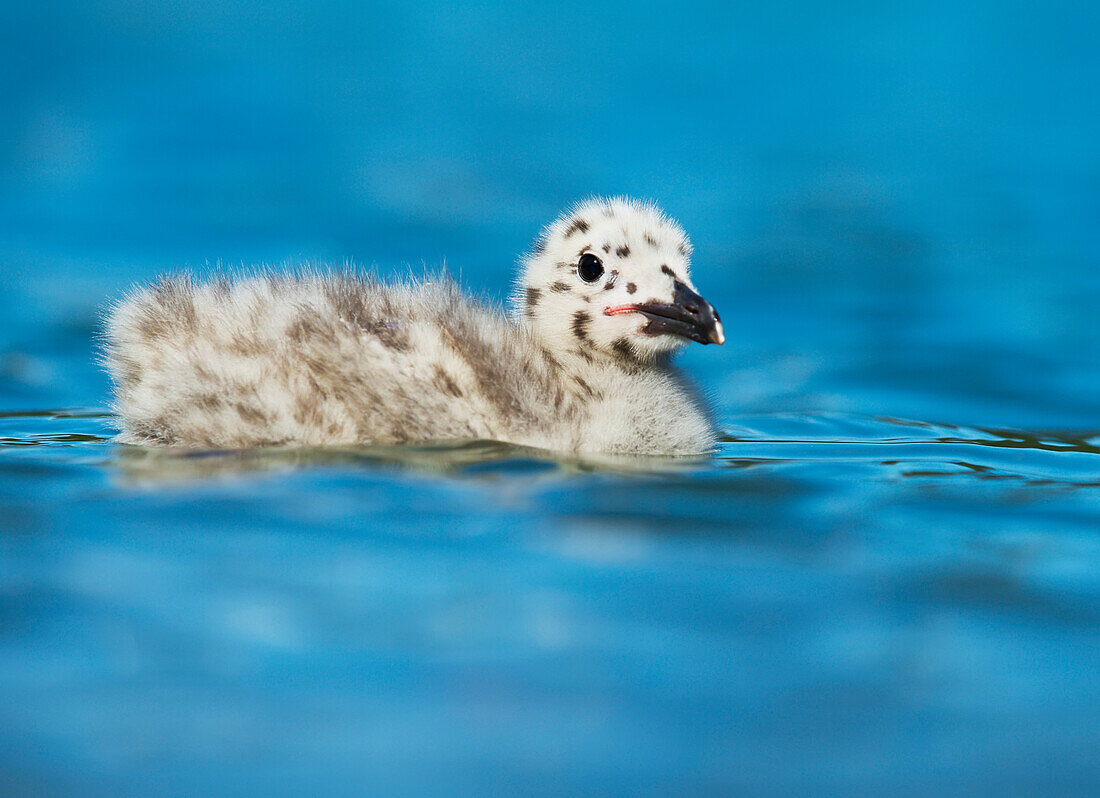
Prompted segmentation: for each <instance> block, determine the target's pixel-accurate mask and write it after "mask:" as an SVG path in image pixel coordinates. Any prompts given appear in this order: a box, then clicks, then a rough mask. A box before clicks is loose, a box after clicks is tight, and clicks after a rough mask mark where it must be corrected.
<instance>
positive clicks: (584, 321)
mask: <svg viewBox="0 0 1100 798" xmlns="http://www.w3.org/2000/svg"><path fill="white" fill-rule="evenodd" d="M591 323H592V317H591V316H590V315H588V311H587V310H578V311H577V312H576V313H574V314H573V335H575V336H577V340H579V341H585V340H587V339H588V325H589V324H591Z"/></svg>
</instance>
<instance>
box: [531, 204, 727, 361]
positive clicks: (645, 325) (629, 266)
mask: <svg viewBox="0 0 1100 798" xmlns="http://www.w3.org/2000/svg"><path fill="white" fill-rule="evenodd" d="M690 258H691V244H690V242H689V241H688V239H687V236H686V235H685V234H684V231H683V230H682V229H681V228H680V226H679V225H678V224H676V222H674V221H673V220H672V219H669V218H668V217H667V216H665V215H664V214H663V213H662V212H661V211H660V210H658V209H657V208H656V207H654V206H653V205H649V204H646V203H642V202H638V201H635V200H630V199H626V198H614V199H599V198H597V199H591V200H588V201H586V202H582V203H580V204H579V205H577V206H575V207H574V208H573V209H571V210H570V211H569V212H567V213H566V214H564V215H563V216H561V217H560V218H559V219H557V220H556V221H555V222H553V223H552V224H550V225H549V226H548V227H546V228H545V229H544V230H543V231H542V234H541V235H540V236H539V238H538V240H537V241H536V242H535V246H534V248H533V250H532V251H531V253H530V254H528V255H527V256H526V257H525V258H524V260H523V262H522V272H521V274H520V277H519V280H518V282H517V293H516V296H515V307H516V309H517V312H518V314H519V315H521V316H522V317H523V318H524V319H525V320H526V322H527V324H529V325H530V327H531V328H532V329H533V330H534V332H535V333H536V334H537V335H538V336H539V337H540V338H541V339H542V340H543V341H545V342H546V343H547V345H548V347H549V348H550V349H552V350H555V351H561V352H566V351H569V352H576V353H577V354H579V355H581V356H587V357H588V358H592V357H594V356H599V355H603V356H607V357H611V358H615V359H623V360H630V361H634V362H642V363H645V362H654V361H657V360H660V359H661V358H663V357H665V356H667V355H668V354H670V353H671V352H673V351H675V350H676V349H679V348H680V347H681V346H683V345H684V344H686V343H687V342H688V341H698V342H699V343H704V344H706V343H715V344H721V343H722V342H723V341H724V340H725V335H724V333H723V331H722V322H721V321H720V320H719V318H718V313H717V312H716V311H715V310H714V308H713V307H712V306H711V305H710V303H709V302H707V301H706V300H704V299H703V298H702V297H701V296H699V295H698V294H697V293H696V292H695V289H694V287H693V286H692V283H691V277H690V275H689V267H690Z"/></svg>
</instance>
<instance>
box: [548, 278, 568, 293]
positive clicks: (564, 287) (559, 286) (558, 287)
mask: <svg viewBox="0 0 1100 798" xmlns="http://www.w3.org/2000/svg"><path fill="white" fill-rule="evenodd" d="M550 290H551V291H553V292H554V293H555V294H564V293H566V292H567V291H572V290H573V289H572V288H570V287H569V283H563V282H562V281H561V280H558V281H557V282H555V283H554V284H553V285H551V286H550Z"/></svg>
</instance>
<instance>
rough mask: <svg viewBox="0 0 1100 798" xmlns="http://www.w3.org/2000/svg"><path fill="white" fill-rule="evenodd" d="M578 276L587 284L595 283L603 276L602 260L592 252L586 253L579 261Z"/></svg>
mask: <svg viewBox="0 0 1100 798" xmlns="http://www.w3.org/2000/svg"><path fill="white" fill-rule="evenodd" d="M577 274H579V275H580V276H581V279H582V280H584V281H585V282H586V283H594V282H595V281H596V280H599V279H600V277H601V276H602V275H603V264H602V263H600V259H599V258H597V257H596V256H595V255H593V254H592V253H591V252H586V253H584V254H583V255H581V259H580V260H579V261H577Z"/></svg>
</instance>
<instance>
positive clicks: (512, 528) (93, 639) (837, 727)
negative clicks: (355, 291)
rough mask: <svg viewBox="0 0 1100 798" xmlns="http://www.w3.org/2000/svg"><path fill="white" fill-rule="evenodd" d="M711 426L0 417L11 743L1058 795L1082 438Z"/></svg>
mask: <svg viewBox="0 0 1100 798" xmlns="http://www.w3.org/2000/svg"><path fill="white" fill-rule="evenodd" d="M727 429H728V430H729V434H727V435H726V436H725V438H724V440H723V442H722V444H721V447H720V451H719V452H718V454H717V455H716V456H715V457H714V458H712V459H705V460H699V461H687V462H684V461H676V460H661V459H660V458H656V459H649V460H645V461H638V460H621V459H616V460H612V461H606V462H594V461H591V460H575V459H573V460H560V459H556V458H554V457H552V456H551V455H549V454H547V453H545V452H539V451H534V450H528V449H520V448H517V447H511V446H503V445H500V444H494V443H487V442H476V443H467V444H456V445H449V446H422V447H409V448H403V449H402V448H384V449H383V448H380V449H374V448H365V449H351V448H349V449H342V450H330V451H324V450H282V449H272V450H264V451H253V452H164V451H150V450H143V449H140V448H135V447H124V446H116V445H114V444H112V443H111V442H110V435H111V434H112V428H111V418H110V416H109V415H107V414H104V413H99V412H94V411H83V412H42V413H17V414H7V415H4V416H2V417H0V519H2V524H3V530H4V534H3V536H2V537H0V545H2V547H3V549H2V557H0V567H2V569H3V578H2V585H3V592H2V593H0V620H2V623H0V674H2V676H3V678H2V679H0V693H2V695H0V699H2V700H0V704H2V705H3V706H4V707H5V709H4V710H3V716H4V722H5V723H7V724H9V728H16V727H18V728H21V729H23V730H24V732H25V733H24V734H22V735H20V736H19V737H18V738H15V737H12V736H9V737H8V745H7V747H6V752H5V753H4V754H0V767H2V768H3V769H4V771H5V772H10V773H11V774H13V775H12V778H13V779H14V781H12V782H11V783H13V784H16V785H19V786H20V788H21V791H25V792H40V791H49V790H50V789H54V790H55V791H56V790H60V791H62V792H64V791H66V790H69V789H70V788H76V786H78V787H79V790H78V791H80V792H86V791H87V790H88V789H91V790H92V791H97V790H98V791H102V792H103V793H105V794H106V793H117V792H119V791H130V790H136V791H141V792H158V791H160V790H162V789H164V788H165V787H166V785H168V784H171V785H172V791H179V792H181V793H188V792H202V791H205V790H209V789H210V788H211V787H212V786H213V785H221V786H222V787H224V785H225V784H227V783H234V784H241V785H244V789H247V790H248V791H254V792H270V791H274V792H281V791H287V790H289V791H301V790H308V789H313V790H320V791H322V792H324V791H338V792H340V791H349V790H352V791H353V789H354V788H361V787H363V786H364V785H367V784H369V785H370V787H371V788H372V789H381V790H386V789H394V788H396V787H397V786H398V785H400V786H401V787H402V788H409V787H410V786H411V787H412V788H414V789H419V790H424V791H428V792H432V791H438V790H444V789H446V790H450V789H454V790H459V791H467V792H479V791H483V790H487V789H491V788H492V785H493V784H496V783H497V782H498V780H499V779H500V778H504V776H502V775H501V774H511V775H510V776H508V778H510V779H511V780H512V783H514V784H515V785H516V786H517V788H518V789H524V790H535V791H539V790H540V789H545V785H543V784H541V776H540V774H542V773H544V772H546V770H547V769H549V770H551V771H552V772H553V773H554V774H555V778H556V779H558V781H557V782H555V784H559V782H560V785H564V786H565V787H572V788H576V789H580V788H585V787H591V786H592V785H593V784H599V783H607V784H614V785H617V786H619V787H623V786H624V785H626V786H627V787H632V788H642V787H643V786H645V787H646V788H648V789H658V790H660V791H665V790H674V791H676V790H682V789H684V788H685V785H686V787H687V788H689V789H692V790H696V791H704V792H706V791H712V790H728V789H732V788H736V787H738V786H740V787H744V788H746V789H749V788H751V787H752V785H753V784H767V785H769V789H778V790H779V791H780V792H782V791H785V790H816V789H817V788H819V787H821V786H822V785H823V784H826V783H827V782H828V780H829V778H831V777H830V776H828V775H827V774H830V773H833V772H835V769H836V768H840V769H842V770H843V771H844V772H845V774H846V776H845V780H846V782H845V783H847V784H849V785H850V786H852V787H853V788H857V789H858V790H872V791H873V790H875V789H876V788H877V787H882V786H884V785H890V784H895V783H896V781H895V778H894V776H895V774H896V773H897V772H905V773H907V774H909V775H908V776H907V777H906V783H907V785H911V786H912V787H913V789H914V790H916V791H918V792H919V791H922V790H930V789H936V788H945V787H947V786H950V785H955V784H958V783H959V782H958V781H957V779H959V778H964V777H965V779H976V780H978V782H980V783H981V784H982V785H983V787H988V788H989V789H990V790H991V791H993V792H998V791H1004V790H1011V789H1015V788H1016V787H1017V786H1018V784H1017V781H1018V780H1019V779H1025V780H1027V779H1031V781H1030V782H1029V783H1032V784H1044V783H1046V782H1045V780H1043V779H1042V778H1038V777H1036V775H1035V774H1036V771H1035V770H1034V769H1033V768H1032V767H1031V765H1030V764H1029V763H1030V762H1032V761H1033V759H1032V758H1030V757H1031V754H1030V752H1034V751H1037V750H1042V751H1043V757H1044V761H1045V762H1048V763H1051V764H1052V766H1056V767H1057V768H1059V769H1060V770H1061V772H1064V773H1067V774H1069V775H1071V776H1072V777H1073V778H1074V779H1077V780H1081V781H1084V780H1087V779H1089V778H1091V777H1092V775H1093V773H1094V771H1093V768H1094V767H1095V757H1094V756H1093V754H1094V752H1095V750H1096V749H1095V747H1094V746H1095V743H1096V742H1097V738H1096V731H1095V710H1096V708H1097V707H1100V688H1098V687H1097V684H1096V680H1095V679H1094V678H1093V677H1092V674H1094V673H1095V672H1096V669H1097V667H1100V646H1095V645H1092V643H1091V642H1089V641H1092V640H1094V639H1095V635H1096V633H1097V632H1098V631H1100V576H1098V574H1100V538H1098V537H1097V535H1096V534H1095V533H1096V529H1097V528H1098V525H1097V524H1098V521H1100V498H1098V497H1100V492H1097V491H1096V490H1093V488H1094V487H1096V485H1097V481H1096V476H1095V475H1096V474H1097V473H1100V451H1098V450H1097V448H1096V446H1095V444H1096V439H1097V436H1096V435H1095V434H1091V433H1088V434H1073V435H1061V434H1052V433H1042V434H1039V433H1024V432H1019V431H993V430H974V429H965V428H958V427H947V426H942V425H941V426H937V425H930V424H923V423H917V422H908V421H898V420H894V419H881V418H867V417H856V416H843V415H816V416H806V415H774V416H747V417H740V418H734V419H731V420H730V423H729V424H728V425H727ZM32 489H33V491H34V493H33V495H34V497H35V498H34V500H33V501H27V500H26V498H25V497H26V496H27V495H28V492H29V491H31V490H32ZM303 729H305V730H308V733H307V734H305V735H304V736H303V733H302V730H303ZM798 730H802V731H798ZM975 740H980V741H981V745H980V747H978V748H975ZM1082 741H1084V742H1082ZM884 747H885V752H884ZM870 751H874V752H876V755H875V756H874V757H871V756H869V755H868V752H870ZM1025 755H1026V756H1025ZM883 756H885V757H886V758H887V759H886V761H897V762H899V763H903V764H902V765H899V766H898V767H899V770H898V771H892V770H888V771H887V772H883V771H882V769H881V767H882V766H881V763H882V762H883V761H884V760H883ZM639 757H642V759H641V760H640V759H639ZM792 759H796V760H797V761H798V762H799V766H798V767H797V768H794V769H792V768H790V767H789V766H788V764H787V763H788V762H789V761H791V760H792ZM59 762H60V763H61V764H60V765H59V764H58V763H59ZM685 763H689V766H686V765H685ZM876 763H878V764H876ZM685 768H686V769H685ZM687 772H690V773H691V774H692V775H690V776H686V775H685V773H687ZM745 772H751V773H752V774H753V778H752V779H748V780H742V779H740V778H739V777H738V776H737V774H739V773H745ZM913 773H920V774H925V775H923V776H920V777H917V778H914V777H913V776H912V774H913ZM775 785H779V787H776V786H775Z"/></svg>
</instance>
